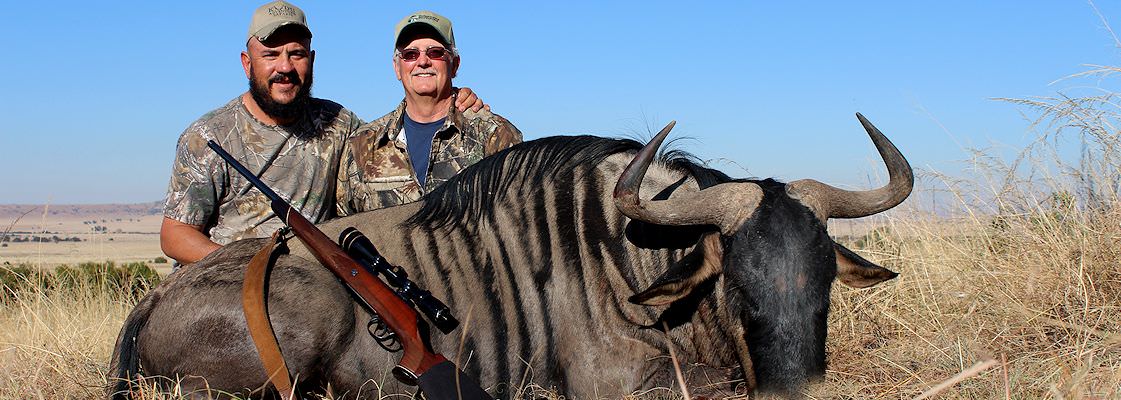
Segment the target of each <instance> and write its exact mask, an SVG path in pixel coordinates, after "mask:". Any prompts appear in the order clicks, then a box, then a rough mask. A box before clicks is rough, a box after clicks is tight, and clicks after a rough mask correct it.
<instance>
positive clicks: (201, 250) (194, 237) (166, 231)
mask: <svg viewBox="0 0 1121 400" xmlns="http://www.w3.org/2000/svg"><path fill="white" fill-rule="evenodd" d="M220 247H222V246H221V245H219V244H217V243H214V242H212V241H210V238H209V237H207V236H206V234H205V233H203V227H202V226H200V225H191V224H187V223H183V222H181V221H177V220H174V219H171V218H168V217H163V224H161V225H160V249H162V250H163V253H164V254H167V256H168V257H171V258H174V259H175V261H179V262H180V263H181V264H190V263H193V262H195V261H198V260H201V259H202V258H203V257H206V256H207V255H208V254H210V253H212V252H214V250H218V249H219V248H220Z"/></svg>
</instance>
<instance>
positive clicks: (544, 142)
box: [405, 135, 729, 228]
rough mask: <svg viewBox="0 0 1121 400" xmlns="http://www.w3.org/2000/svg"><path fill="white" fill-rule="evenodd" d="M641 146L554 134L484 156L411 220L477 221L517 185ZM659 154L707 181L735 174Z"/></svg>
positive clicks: (677, 154)
mask: <svg viewBox="0 0 1121 400" xmlns="http://www.w3.org/2000/svg"><path fill="white" fill-rule="evenodd" d="M640 148H642V144H641V143H639V142H637V141H634V140H631V139H614V138H602V137H597V136H588V135H584V136H551V137H546V138H541V139H536V140H532V141H528V142H524V143H521V144H518V145H516V146H513V147H510V148H509V149H506V150H503V151H500V152H498V153H495V154H494V155H492V156H490V157H487V158H484V159H482V160H481V161H479V162H478V163H475V164H474V165H471V166H470V167H468V168H466V169H464V170H463V171H460V173H459V174H457V175H455V176H453V177H452V178H451V179H448V180H447V181H446V182H444V183H443V184H442V185H440V186H439V187H437V188H436V189H434V190H432V191H431V192H429V193H428V194H427V195H425V196H424V198H423V199H422V201H423V202H424V205H423V206H422V207H421V209H420V210H419V211H418V212H417V213H416V214H414V215H413V216H412V217H411V218H409V219H408V220H406V221H405V223H406V224H408V225H410V226H413V227H418V226H423V227H427V228H440V227H445V226H448V225H463V226H473V225H474V224H473V223H472V221H478V220H479V218H483V217H487V216H488V215H487V214H486V213H487V212H489V211H490V210H493V209H494V205H495V203H496V202H499V201H501V200H502V196H503V195H504V194H505V193H506V189H507V188H509V187H510V186H511V185H522V186H523V187H524V186H527V185H528V186H530V187H532V185H540V184H542V183H543V182H545V181H546V180H547V179H549V178H552V177H555V176H556V174H557V173H558V172H560V171H567V170H571V169H573V168H576V167H578V166H581V165H594V164H598V163H600V162H602V161H603V160H604V159H605V158H607V157H608V156H610V155H612V154H616V153H621V152H627V151H637V150H638V149H640ZM659 158H660V160H661V162H662V163H664V164H665V165H668V166H670V168H674V169H680V170H682V171H684V172H686V173H690V174H693V175H694V176H698V180H699V181H700V182H701V184H702V186H705V187H707V186H711V185H713V184H715V183H718V182H722V181H727V180H729V178H728V177H727V176H726V175H724V174H723V173H721V172H719V171H715V170H711V169H708V168H705V167H703V166H700V165H699V164H698V162H697V161H696V158H695V157H693V156H692V155H689V154H688V153H685V152H683V151H672V152H668V153H666V154H663V155H662V156H661V157H659ZM604 190H612V188H610V187H608V188H604ZM489 194H493V195H489Z"/></svg>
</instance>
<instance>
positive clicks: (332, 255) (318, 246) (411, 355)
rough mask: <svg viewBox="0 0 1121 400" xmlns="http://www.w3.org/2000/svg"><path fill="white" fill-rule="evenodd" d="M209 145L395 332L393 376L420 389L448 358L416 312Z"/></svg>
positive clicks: (229, 156) (320, 260) (255, 180)
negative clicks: (397, 355) (397, 351)
mask: <svg viewBox="0 0 1121 400" xmlns="http://www.w3.org/2000/svg"><path fill="white" fill-rule="evenodd" d="M207 145H208V146H209V147H210V148H211V149H212V150H214V151H215V152H216V153H218V155H219V156H221V157H222V158H223V159H224V160H226V162H227V163H229V165H230V166H232V167H234V169H236V170H237V171H238V172H239V173H241V175H243V176H245V178H246V179H248V180H249V182H250V183H252V184H253V186H255V187H257V189H259V190H260V191H261V192H262V193H264V194H265V196H266V197H268V198H269V200H270V202H271V204H270V206H271V208H272V210H273V212H274V213H276V215H277V216H278V217H281V218H282V219H283V221H284V223H285V224H287V225H288V226H289V227H291V228H292V232H294V233H295V234H296V237H298V238H300V241H301V242H303V243H304V245H306V246H307V247H308V249H309V250H311V253H312V254H314V255H315V258H316V259H317V260H319V262H320V263H322V264H323V265H324V266H326V267H327V269H329V270H331V272H333V273H334V274H335V276H338V277H339V279H342V280H343V282H345V283H346V285H347V287H349V288H350V290H352V291H354V293H355V294H357V295H358V298H359V299H360V300H361V301H362V302H363V303H365V304H366V306H367V307H369V309H371V310H373V311H374V312H375V313H377V314H378V317H379V318H380V319H381V321H383V322H384V323H385V324H386V325H387V326H388V327H389V329H390V330H392V331H393V333H394V335H395V339H396V340H397V341H398V342H399V343H400V344H401V348H402V350H403V354H402V356H401V361H400V362H398V363H397V368H394V370H393V375H394V376H395V377H396V378H397V379H398V380H400V381H401V382H402V383H405V384H409V385H416V384H417V378H418V377H420V376H421V375H423V374H424V373H425V372H426V371H428V370H429V369H430V368H432V367H433V366H435V365H437V364H440V363H442V362H446V361H447V359H446V358H444V356H442V355H440V354H438V353H436V352H434V351H433V350H432V348H431V347H429V344H428V342H427V341H426V340H425V339H424V337H422V332H421V330H420V326H419V318H418V317H419V316H418V314H417V312H416V310H414V309H413V308H412V307H411V306H410V305H409V304H407V303H405V302H404V301H403V300H401V298H400V297H397V294H396V293H394V292H393V290H392V289H390V288H389V286H388V285H386V284H385V282H382V280H381V279H378V277H377V276H375V275H373V274H371V273H370V272H369V271H367V270H366V268H363V267H362V266H361V265H359V264H358V262H356V261H354V259H352V258H350V255H348V254H347V253H346V251H343V249H342V248H341V247H339V245H338V244H336V243H335V242H334V241H332V240H331V239H330V238H328V237H327V235H326V234H324V233H323V231H320V230H319V228H317V227H316V226H315V225H312V223H311V222H310V221H308V220H307V218H304V216H303V215H301V214H300V213H299V211H297V210H296V209H295V208H294V207H292V205H290V204H288V202H286V201H284V199H282V198H281V197H280V196H279V195H277V194H276V192H273V191H272V190H271V189H269V187H268V186H267V185H265V184H264V182H261V180H260V179H257V177H256V176H254V175H253V174H252V173H250V172H249V170H247V169H245V167H244V166H242V165H241V164H240V163H238V162H237V160H235V159H234V158H233V156H231V155H230V154H229V153H227V152H226V151H225V150H224V149H222V147H221V146H219V145H218V144H217V143H214V142H213V141H208V142H207Z"/></svg>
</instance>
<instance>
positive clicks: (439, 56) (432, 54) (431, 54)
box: [397, 46, 451, 62]
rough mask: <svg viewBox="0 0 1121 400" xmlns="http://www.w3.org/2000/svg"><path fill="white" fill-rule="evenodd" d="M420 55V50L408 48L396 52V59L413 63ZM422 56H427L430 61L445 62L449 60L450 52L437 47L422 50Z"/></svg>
mask: <svg viewBox="0 0 1121 400" xmlns="http://www.w3.org/2000/svg"><path fill="white" fill-rule="evenodd" d="M420 53H421V51H420V49H418V48H415V47H410V48H407V49H402V50H397V57H401V60H403V61H406V62H413V61H416V60H417V59H418V58H420ZM424 55H426V56H428V58H429V59H432V60H443V61H447V60H448V59H450V58H451V50H448V49H446V48H443V47H439V46H433V47H429V48H427V49H424Z"/></svg>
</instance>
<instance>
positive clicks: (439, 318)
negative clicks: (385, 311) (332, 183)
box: [339, 227, 459, 334]
mask: <svg viewBox="0 0 1121 400" xmlns="http://www.w3.org/2000/svg"><path fill="white" fill-rule="evenodd" d="M339 245H340V246H341V247H342V248H343V250H346V253H347V254H349V255H350V256H351V257H352V258H354V260H355V261H358V263H359V264H362V266H363V267H366V269H367V270H369V271H370V272H371V273H373V274H374V275H377V274H379V273H380V274H381V275H382V276H384V277H385V281H386V283H388V284H389V285H390V286H393V287H394V288H396V289H397V294H398V295H399V296H401V298H402V299H403V300H405V301H406V302H409V303H412V304H413V305H414V306H415V307H416V308H417V309H418V310H419V311H420V312H421V313H422V314H424V316H425V317H428V320H429V321H432V324H433V325H436V328H438V329H440V332H444V333H445V334H447V333H451V331H452V330H454V329H455V328H456V327H457V326H459V320H456V319H455V316H453V315H452V310H451V309H450V308H448V306H446V305H444V303H443V302H441V301H440V300H438V299H436V298H435V297H432V293H431V292H429V291H427V290H424V289H423V288H421V287H419V286H417V285H416V284H415V283H413V281H410V280H409V274H408V273H406V272H405V269H404V268H401V267H400V266H397V265H393V264H390V263H389V262H388V261H386V260H385V258H384V257H382V256H381V253H379V252H378V249H377V247H374V244H373V243H372V242H370V239H367V238H366V235H363V234H362V232H360V231H358V230H357V229H354V227H348V228H346V229H345V230H343V231H342V233H340V234H339Z"/></svg>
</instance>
